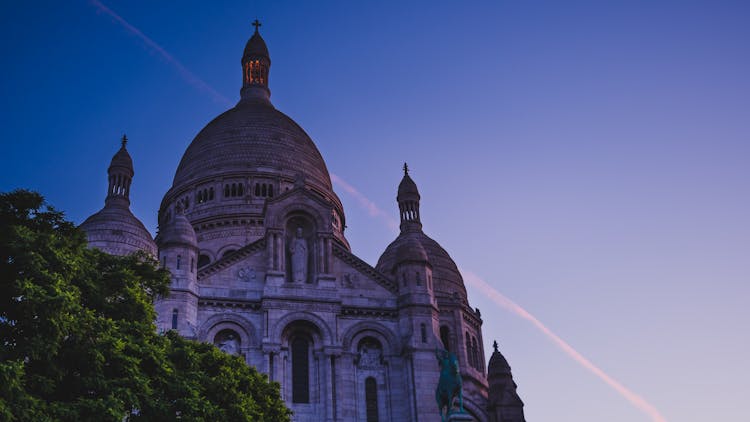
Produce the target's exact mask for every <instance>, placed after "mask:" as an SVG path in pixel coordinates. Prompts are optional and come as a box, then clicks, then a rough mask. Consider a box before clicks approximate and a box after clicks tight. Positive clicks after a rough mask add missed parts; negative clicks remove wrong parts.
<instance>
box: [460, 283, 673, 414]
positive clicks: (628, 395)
mask: <svg viewBox="0 0 750 422" xmlns="http://www.w3.org/2000/svg"><path fill="white" fill-rule="evenodd" d="M461 274H462V275H463V276H464V280H466V281H467V282H468V283H469V284H470V285H472V286H473V287H475V288H477V289H479V290H480V291H481V292H482V293H484V295H486V296H487V297H489V298H490V299H492V301H493V302H495V303H497V304H498V305H500V306H502V307H503V308H505V309H507V310H509V311H510V312H512V313H514V314H516V315H518V316H519V317H521V318H523V319H526V320H528V321H529V322H531V323H532V324H533V325H534V326H535V327H536V328H537V329H538V330H539V331H541V332H542V333H544V335H546V336H547V337H549V338H550V340H552V342H554V343H555V345H557V347H559V348H560V349H562V351H563V352H565V353H566V354H567V355H568V356H570V357H571V358H573V360H574V361H576V362H577V363H578V364H580V365H581V366H583V367H584V368H586V369H587V370H589V371H590V372H592V373H593V374H594V375H596V376H597V377H599V378H600V379H601V380H602V381H604V382H605V383H606V384H607V385H609V386H610V387H612V388H613V389H614V390H615V391H617V392H618V393H619V394H620V395H621V396H623V397H624V398H625V399H626V400H627V401H629V402H630V403H631V404H632V405H633V406H635V407H637V408H638V409H640V410H641V411H643V412H644V413H646V414H647V415H648V416H649V417H650V418H651V420H652V421H654V422H666V419H664V416H662V415H661V413H659V411H658V410H656V408H655V407H654V406H653V405H651V404H650V403H649V402H647V401H646V400H645V399H644V398H643V397H641V396H639V395H638V394H635V393H634V392H632V391H630V390H629V389H628V388H627V387H625V386H624V385H622V384H621V383H620V382H619V381H617V380H616V379H614V378H612V377H611V376H609V375H607V374H606V373H605V372H604V371H602V370H601V369H600V368H599V367H597V366H596V365H594V364H593V363H591V361H589V360H588V359H586V358H585V357H584V356H583V355H581V354H580V353H579V352H578V351H576V350H575V349H573V347H572V346H571V345H569V344H568V343H566V342H565V341H564V340H563V339H561V338H560V337H559V336H557V334H555V333H553V332H552V331H551V330H550V329H549V328H547V326H546V325H544V324H542V322H541V321H539V320H538V319H536V317H535V316H534V315H531V314H530V313H529V312H528V311H526V310H525V309H523V308H522V307H521V306H519V305H518V304H517V303H515V302H513V301H512V300H510V299H508V298H507V297H505V296H503V295H502V294H501V293H500V292H498V291H497V290H495V289H494V288H493V287H492V286H490V285H489V284H488V283H487V282H486V281H484V280H482V278H480V277H479V276H477V275H476V274H474V273H472V272H471V271H464V270H462V271H461Z"/></svg>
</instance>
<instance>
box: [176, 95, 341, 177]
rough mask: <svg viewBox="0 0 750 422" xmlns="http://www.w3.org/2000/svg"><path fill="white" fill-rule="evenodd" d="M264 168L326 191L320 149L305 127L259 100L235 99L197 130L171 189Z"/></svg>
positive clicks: (326, 173) (326, 174)
mask: <svg viewBox="0 0 750 422" xmlns="http://www.w3.org/2000/svg"><path fill="white" fill-rule="evenodd" d="M247 172H266V173H275V174H279V175H285V176H287V177H288V178H289V179H291V180H294V179H295V178H296V177H297V175H298V174H301V175H302V176H304V178H305V179H306V181H307V182H308V183H309V184H312V185H315V186H317V187H319V188H320V189H323V190H326V191H332V187H331V177H330V176H329V174H328V169H327V167H326V164H325V162H324V161H323V157H322V156H321V155H320V151H318V148H317V147H316V146H315V144H314V143H313V141H312V139H310V137H309V136H308V135H307V133H305V131H304V130H303V129H302V128H301V127H299V125H297V123H295V122H294V121H293V120H292V119H290V118H289V117H287V116H286V115H285V114H284V113H282V112H280V111H278V110H276V109H275V108H274V107H273V106H272V105H271V104H270V103H267V102H263V101H241V102H240V103H239V104H237V106H236V107H234V108H232V109H230V110H228V111H226V112H225V113H223V114H221V115H220V116H219V117H217V118H215V119H214V120H213V121H211V122H210V123H209V124H208V125H206V127H204V128H203V130H201V131H200V133H198V135H197V136H196V137H195V139H194V140H193V142H192V143H191V144H190V146H189V147H188V148H187V150H186V151H185V154H184V155H183V156H182V160H181V161H180V164H179V166H178V167H177V172H176V173H175V177H174V181H173V189H179V188H180V187H182V186H186V185H190V184H191V183H193V182H196V181H198V180H201V179H205V178H210V177H217V176H221V175H222V174H236V173H247Z"/></svg>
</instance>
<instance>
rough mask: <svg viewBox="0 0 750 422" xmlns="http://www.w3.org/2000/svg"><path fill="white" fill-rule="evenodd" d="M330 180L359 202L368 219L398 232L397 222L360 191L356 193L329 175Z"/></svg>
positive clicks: (344, 183)
mask: <svg viewBox="0 0 750 422" xmlns="http://www.w3.org/2000/svg"><path fill="white" fill-rule="evenodd" d="M331 180H332V181H333V183H335V184H337V185H338V186H340V187H341V189H343V190H345V191H346V193H348V194H349V195H351V196H353V197H354V199H356V200H357V202H359V205H361V206H362V207H363V208H364V209H366V210H367V213H368V214H369V215H370V217H373V218H379V219H380V220H381V221H382V222H384V223H385V224H386V225H387V226H388V228H389V229H391V230H393V231H396V230H398V222H397V221H396V220H395V219H393V217H391V215H390V214H388V213H387V212H385V211H383V210H381V209H380V208H379V207H378V206H377V205H375V203H374V202H372V201H371V200H369V199H368V198H367V197H366V196H365V195H363V194H362V193H361V192H360V191H358V190H357V189H356V188H355V187H354V186H352V185H350V184H349V183H347V182H346V181H345V180H344V179H342V178H340V177H339V176H337V175H335V174H333V173H331Z"/></svg>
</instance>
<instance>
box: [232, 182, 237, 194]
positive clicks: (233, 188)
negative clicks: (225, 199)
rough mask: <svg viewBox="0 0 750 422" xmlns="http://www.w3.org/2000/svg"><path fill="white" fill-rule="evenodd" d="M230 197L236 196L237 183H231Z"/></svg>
mask: <svg viewBox="0 0 750 422" xmlns="http://www.w3.org/2000/svg"><path fill="white" fill-rule="evenodd" d="M232 196H237V183H232Z"/></svg>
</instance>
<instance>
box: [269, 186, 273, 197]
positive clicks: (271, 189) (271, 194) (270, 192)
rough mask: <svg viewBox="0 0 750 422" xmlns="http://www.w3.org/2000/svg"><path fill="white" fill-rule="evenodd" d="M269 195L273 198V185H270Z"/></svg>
mask: <svg viewBox="0 0 750 422" xmlns="http://www.w3.org/2000/svg"><path fill="white" fill-rule="evenodd" d="M268 197H269V198H273V185H268Z"/></svg>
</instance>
